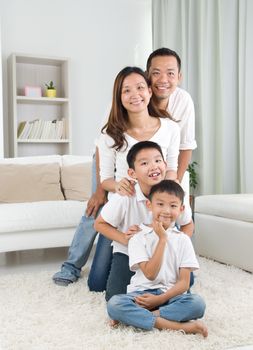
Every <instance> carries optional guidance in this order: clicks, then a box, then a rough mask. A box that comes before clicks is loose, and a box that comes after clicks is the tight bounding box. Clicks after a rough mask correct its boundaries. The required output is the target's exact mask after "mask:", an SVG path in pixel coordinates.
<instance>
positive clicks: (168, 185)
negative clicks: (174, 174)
mask: <svg viewBox="0 0 253 350" xmlns="http://www.w3.org/2000/svg"><path fill="white" fill-rule="evenodd" d="M164 192H166V193H168V194H173V195H174V196H176V197H177V198H178V199H180V202H181V203H182V204H183V202H184V190H183V189H182V187H181V186H180V185H179V184H178V183H177V182H175V181H173V180H162V181H161V182H159V183H158V184H156V185H154V186H152V187H151V190H150V193H149V200H150V201H152V197H153V195H154V194H155V193H164Z"/></svg>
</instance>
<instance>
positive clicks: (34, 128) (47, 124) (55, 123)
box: [18, 118, 67, 140]
mask: <svg viewBox="0 0 253 350" xmlns="http://www.w3.org/2000/svg"><path fill="white" fill-rule="evenodd" d="M66 138H67V135H66V119H65V118H62V119H54V120H42V119H35V120H32V121H22V122H20V123H19V125H18V139H19V140H52V139H55V140H61V139H66Z"/></svg>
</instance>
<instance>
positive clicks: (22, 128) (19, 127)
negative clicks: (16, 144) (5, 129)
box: [17, 121, 26, 138]
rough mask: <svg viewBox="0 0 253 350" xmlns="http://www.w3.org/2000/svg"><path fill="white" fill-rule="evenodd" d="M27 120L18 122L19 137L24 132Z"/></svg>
mask: <svg viewBox="0 0 253 350" xmlns="http://www.w3.org/2000/svg"><path fill="white" fill-rule="evenodd" d="M25 124H26V122H24V121H22V122H20V123H19V124H18V132H17V137H18V138H19V137H20V135H21V134H22V131H23V130H24V127H25Z"/></svg>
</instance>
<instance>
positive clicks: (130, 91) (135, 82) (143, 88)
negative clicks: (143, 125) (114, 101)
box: [121, 73, 152, 113]
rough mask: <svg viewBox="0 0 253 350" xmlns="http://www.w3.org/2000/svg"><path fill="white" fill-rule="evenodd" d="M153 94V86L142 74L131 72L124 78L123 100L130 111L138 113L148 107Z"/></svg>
mask: <svg viewBox="0 0 253 350" xmlns="http://www.w3.org/2000/svg"><path fill="white" fill-rule="evenodd" d="M151 95H152V92H151V88H149V87H148V85H147V83H146V81H145V79H144V78H143V76H141V75H140V74H137V73H131V74H130V75H128V76H127V77H126V78H125V79H124V81H123V84H122V91H121V102H122V104H123V106H124V107H125V109H126V110H127V111H128V112H132V113H137V112H141V111H143V110H144V109H147V106H148V104H149V101H150V98H151Z"/></svg>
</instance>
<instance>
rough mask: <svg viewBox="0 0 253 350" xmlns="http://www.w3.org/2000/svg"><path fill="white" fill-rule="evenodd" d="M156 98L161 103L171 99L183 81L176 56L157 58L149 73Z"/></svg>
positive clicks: (153, 61) (154, 59)
mask: <svg viewBox="0 0 253 350" xmlns="http://www.w3.org/2000/svg"><path fill="white" fill-rule="evenodd" d="M148 76H149V78H150V81H151V88H152V92H153V95H154V97H155V98H156V99H157V100H158V101H159V100H160V101H161V100H167V102H168V99H169V96H170V95H171V94H172V92H173V91H174V90H175V89H176V87H177V85H178V84H179V82H180V80H181V73H179V71H178V65H177V59H176V57H174V56H156V57H154V58H153V59H152V61H151V66H150V69H149V72H148Z"/></svg>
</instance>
